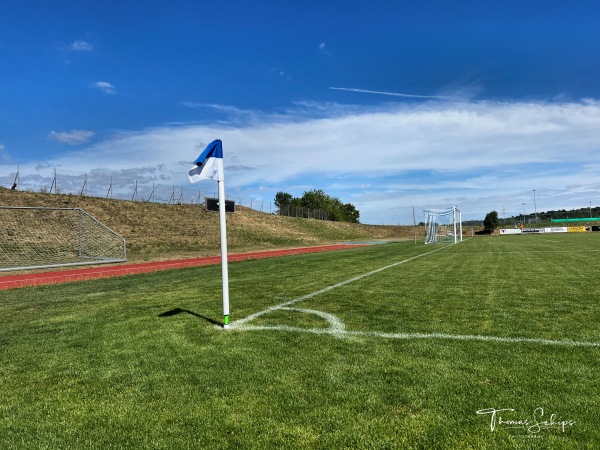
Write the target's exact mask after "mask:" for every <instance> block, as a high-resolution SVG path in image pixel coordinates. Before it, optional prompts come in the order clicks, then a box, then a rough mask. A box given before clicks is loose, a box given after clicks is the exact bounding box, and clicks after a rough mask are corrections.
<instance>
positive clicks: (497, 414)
mask: <svg viewBox="0 0 600 450" xmlns="http://www.w3.org/2000/svg"><path fill="white" fill-rule="evenodd" d="M514 412H515V409H514V408H502V409H496V408H485V409H480V410H479V411H477V414H481V415H488V416H489V418H490V431H494V430H496V429H521V430H524V431H526V432H527V433H529V434H538V433H540V432H542V431H546V430H559V431H561V432H562V433H564V432H565V430H568V429H571V428H573V425H574V424H575V421H574V420H571V419H561V418H559V417H558V416H557V415H556V414H550V415H549V416H548V415H545V412H544V408H541V407H538V408H536V409H534V410H533V414H532V415H531V417H528V416H524V417H518V416H517V415H516V414H513V413H514ZM515 416H516V417H515Z"/></svg>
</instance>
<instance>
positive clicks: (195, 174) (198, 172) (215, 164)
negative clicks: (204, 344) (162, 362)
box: [188, 139, 229, 329]
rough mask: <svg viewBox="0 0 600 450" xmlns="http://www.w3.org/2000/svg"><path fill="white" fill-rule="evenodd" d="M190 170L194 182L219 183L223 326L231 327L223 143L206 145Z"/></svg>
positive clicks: (191, 179) (215, 142)
mask: <svg viewBox="0 0 600 450" xmlns="http://www.w3.org/2000/svg"><path fill="white" fill-rule="evenodd" d="M194 164H195V165H194V167H192V168H191V169H190V171H189V172H188V177H189V178H190V181H191V182H192V183H195V182H197V181H200V180H207V179H213V180H217V181H218V185H219V223H220V227H221V278H222V280H223V328H225V329H228V328H229V275H228V271H227V227H226V224H225V176H224V171H223V143H222V142H221V140H220V139H215V140H214V141H212V142H211V143H210V144H208V145H207V146H206V148H205V149H204V151H203V152H202V153H200V156H198V158H197V159H196V161H194Z"/></svg>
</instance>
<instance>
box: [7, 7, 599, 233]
mask: <svg viewBox="0 0 600 450" xmlns="http://www.w3.org/2000/svg"><path fill="white" fill-rule="evenodd" d="M599 48H600V2H595V1H585V0H581V1H570V2H567V1H551V0H550V1H535V0H531V1H525V2H524V1H504V2H484V1H460V0H458V1H441V0H440V1H427V0H424V1H377V0H375V1H368V2H367V1H348V0H346V1H330V2H314V1H298V2H296V1H284V2H282V1H279V2H276V1H255V2H246V1H239V0H236V1H230V2H226V1H177V0H175V1H158V0H157V1H152V2H145V4H143V3H140V2H134V1H118V2H117V1H103V2H98V1H77V2H75V1H54V2H46V1H28V0H21V1H14V0H4V1H3V2H2V3H1V4H0V62H1V64H0V101H1V105H2V107H1V108H0V184H1V185H3V186H10V185H11V184H12V182H13V180H14V177H15V173H16V171H17V167H18V168H19V175H20V187H21V188H22V189H33V190H38V189H39V188H42V187H46V188H49V187H50V183H51V181H52V178H53V172H54V169H56V171H57V174H58V175H60V178H59V180H60V183H61V184H60V186H61V188H62V189H63V191H65V192H69V191H71V192H77V191H78V190H79V189H80V187H81V186H82V180H83V179H84V178H85V177H87V179H88V182H87V189H88V194H91V195H101V196H104V195H106V193H107V188H108V186H110V182H111V181H110V180H112V183H113V194H114V195H120V196H122V197H124V198H128V197H131V192H132V189H133V188H132V186H133V185H134V183H135V181H137V182H138V186H139V189H140V191H142V190H145V191H144V192H146V194H144V195H147V192H148V190H149V189H150V190H151V186H152V185H153V184H154V186H161V188H162V189H163V190H165V192H166V191H168V190H169V189H170V190H171V192H172V190H173V186H176V187H177V189H180V190H181V189H185V192H186V194H185V195H186V196H187V197H190V198H191V197H193V196H194V195H195V194H194V191H191V190H192V189H195V190H196V192H197V191H198V190H201V191H202V190H204V191H205V192H206V193H207V194H209V195H212V192H214V191H215V190H216V186H213V185H214V184H215V183H214V182H212V181H206V182H202V183H199V185H190V184H189V182H188V181H187V177H186V174H187V169H188V168H189V167H190V166H191V162H192V161H193V160H194V159H195V158H196V157H197V156H198V153H199V152H200V151H201V150H202V148H203V147H204V146H205V145H206V144H207V143H208V142H210V141H212V140H213V139H215V138H220V139H222V140H223V148H224V154H225V173H226V190H227V194H228V196H229V197H230V198H233V199H234V200H236V201H241V202H242V203H244V204H248V203H249V202H250V200H252V202H253V205H254V206H256V205H261V206H263V207H264V210H268V207H267V206H266V205H267V204H269V203H271V202H272V201H273V198H274V195H275V193H276V192H278V191H284V192H288V193H290V194H292V195H294V196H301V195H302V193H303V192H304V191H307V190H311V189H323V190H324V191H325V192H327V193H328V194H330V195H332V196H334V197H339V198H340V200H342V201H343V202H344V203H352V204H354V205H355V206H356V207H357V208H358V209H359V210H360V212H361V221H362V222H363V223H374V224H379V223H385V224H398V223H411V222H412V207H413V206H415V207H417V208H425V207H427V208H443V207H447V206H451V205H453V204H456V205H458V206H459V207H460V208H461V209H462V211H463V217H464V218H466V219H483V217H484V216H485V214H486V213H487V212H489V211H491V210H496V211H498V212H499V213H500V216H501V217H502V216H503V215H506V216H509V215H516V214H521V213H522V212H523V210H524V209H525V212H526V213H528V214H531V213H532V212H533V210H534V208H535V209H537V211H538V212H539V211H545V210H549V209H571V208H580V207H588V206H590V205H591V206H599V205H600V58H598V49H599ZM58 175H57V176H58ZM204 183H206V184H204ZM188 190H189V192H188ZM534 190H535V205H534ZM163 195H165V196H166V197H168V195H167V194H166V193H165V194H163ZM202 195H204V194H202ZM186 200H187V198H186ZM523 203H525V205H523ZM418 219H419V218H418Z"/></svg>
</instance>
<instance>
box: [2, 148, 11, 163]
mask: <svg viewBox="0 0 600 450" xmlns="http://www.w3.org/2000/svg"><path fill="white" fill-rule="evenodd" d="M9 159H10V158H9V157H8V152H7V151H6V147H5V146H4V145H2V144H0V160H1V161H8V160H9Z"/></svg>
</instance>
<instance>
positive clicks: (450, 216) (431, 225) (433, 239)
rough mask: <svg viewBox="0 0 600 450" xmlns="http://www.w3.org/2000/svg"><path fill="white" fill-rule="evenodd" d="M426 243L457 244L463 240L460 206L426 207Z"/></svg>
mask: <svg viewBox="0 0 600 450" xmlns="http://www.w3.org/2000/svg"><path fill="white" fill-rule="evenodd" d="M423 213H424V214H425V244H448V243H450V244H456V243H458V242H462V240H463V233H462V212H461V211H460V209H458V207H456V206H452V207H451V208H449V209H424V210H423Z"/></svg>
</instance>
